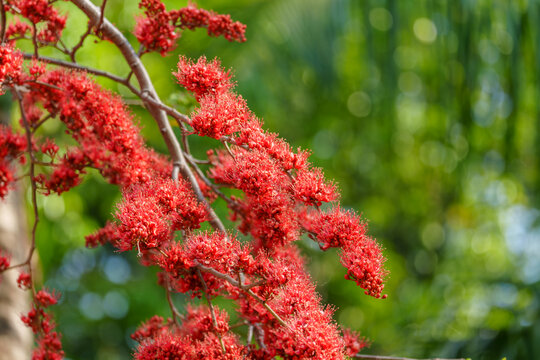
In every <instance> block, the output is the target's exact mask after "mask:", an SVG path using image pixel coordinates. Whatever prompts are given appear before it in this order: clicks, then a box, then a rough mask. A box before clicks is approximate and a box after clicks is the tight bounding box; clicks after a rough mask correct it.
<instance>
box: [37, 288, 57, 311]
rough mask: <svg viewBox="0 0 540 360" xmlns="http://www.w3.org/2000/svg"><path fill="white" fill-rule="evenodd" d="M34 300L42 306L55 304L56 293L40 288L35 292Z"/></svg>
mask: <svg viewBox="0 0 540 360" xmlns="http://www.w3.org/2000/svg"><path fill="white" fill-rule="evenodd" d="M36 302H37V303H38V304H39V305H41V306H43V307H48V306H51V305H56V303H57V302H58V295H56V294H54V293H51V292H49V291H47V290H44V289H41V290H39V291H38V292H37V294H36Z"/></svg>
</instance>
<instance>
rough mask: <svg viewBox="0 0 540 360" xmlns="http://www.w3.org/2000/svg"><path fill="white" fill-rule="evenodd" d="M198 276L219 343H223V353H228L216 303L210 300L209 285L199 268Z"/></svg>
mask: <svg viewBox="0 0 540 360" xmlns="http://www.w3.org/2000/svg"><path fill="white" fill-rule="evenodd" d="M197 276H198V277H199V280H201V284H202V287H203V291H204V297H205V298H206V303H207V304H208V307H209V308H210V315H211V316H212V324H213V326H214V331H215V332H216V335H217V337H218V339H219V344H220V345H221V351H223V354H225V353H226V350H225V344H224V343H223V337H222V336H221V333H220V332H219V331H218V324H217V319H216V313H215V312H214V305H212V301H211V300H210V295H208V286H207V285H206V281H204V277H203V276H202V274H201V270H200V269H197Z"/></svg>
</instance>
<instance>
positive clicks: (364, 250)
mask: <svg viewBox="0 0 540 360" xmlns="http://www.w3.org/2000/svg"><path fill="white" fill-rule="evenodd" d="M302 217H303V221H302V226H303V227H304V228H305V229H306V230H307V231H308V232H309V236H310V237H311V238H313V239H314V240H316V241H317V242H319V246H320V247H321V249H323V250H326V249H328V248H331V247H341V248H342V252H341V263H342V264H343V266H345V267H346V268H347V275H346V276H345V277H346V278H347V279H350V280H354V281H356V283H357V284H358V285H359V286H360V287H362V288H363V289H365V290H366V294H368V295H371V296H374V297H381V292H382V290H383V288H384V284H383V280H384V277H385V275H386V271H385V270H384V268H383V264H384V261H385V259H384V257H383V255H382V251H381V248H380V245H379V244H378V243H377V242H376V241H375V240H373V239H371V238H370V237H369V236H367V234H366V224H365V223H364V222H363V221H362V220H360V218H359V217H358V216H357V215H356V214H354V213H353V212H352V211H344V210H342V209H341V208H339V207H334V208H333V209H332V210H330V211H329V212H316V211H312V212H308V213H303V214H302ZM383 297H386V295H384V296H383Z"/></svg>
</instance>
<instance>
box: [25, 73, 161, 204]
mask: <svg viewBox="0 0 540 360" xmlns="http://www.w3.org/2000/svg"><path fill="white" fill-rule="evenodd" d="M36 76H37V80H38V81H39V82H40V84H36V85H35V86H34V87H33V88H32V90H31V91H30V92H28V93H27V94H26V95H25V98H24V105H25V110H26V114H27V117H28V119H29V121H30V123H31V124H35V123H37V122H38V120H39V118H40V113H41V111H40V110H39V109H38V108H37V107H36V104H37V103H38V102H41V103H42V105H43V107H44V108H45V110H47V111H48V112H49V114H51V115H58V116H59V118H60V120H61V121H62V122H63V123H64V124H65V125H66V126H67V128H68V132H69V134H71V136H72V137H73V138H74V139H75V140H76V141H77V142H78V143H79V147H75V148H71V149H69V150H68V151H67V152H66V153H65V154H64V155H63V156H62V157H61V158H60V159H58V161H57V162H55V163H52V164H51V165H52V166H53V171H52V172H51V173H50V174H49V175H46V174H39V175H38V177H37V180H38V181H39V183H40V184H41V185H42V186H43V187H44V188H45V189H46V191H47V193H50V192H56V193H59V194H60V193H62V192H64V191H67V190H69V189H70V188H72V187H74V186H76V185H78V184H79V183H80V181H81V179H80V177H81V174H84V173H85V168H86V167H92V168H97V169H99V171H100V172H101V174H102V175H103V176H104V177H105V178H106V179H107V180H109V181H110V182H111V183H113V184H118V185H121V186H122V187H127V186H130V185H132V184H136V183H141V182H147V181H149V180H150V179H151V178H154V177H156V176H157V177H164V176H167V175H168V174H169V173H170V169H171V167H170V164H169V163H168V162H167V161H166V160H165V159H164V158H163V157H162V156H160V155H158V154H156V153H155V152H154V151H152V150H150V149H148V148H146V146H145V145H144V141H143V139H142V137H141V136H140V134H139V130H138V128H137V127H136V126H134V125H133V119H132V116H131V114H130V113H129V112H128V110H127V108H126V107H125V105H124V104H123V103H122V101H121V100H120V99H119V98H118V97H116V96H113V95H112V94H111V93H109V92H107V91H105V90H103V89H102V88H101V87H100V86H99V85H97V84H96V83H95V82H94V81H92V80H90V79H89V78H88V77H86V76H85V75H84V74H81V73H75V72H65V71H58V70H55V71H48V72H45V73H43V74H41V73H40V72H38V73H37V74H36ZM41 84H43V85H41ZM46 84H47V85H46ZM41 150H42V152H43V153H44V154H46V155H48V156H54V155H55V154H56V152H57V150H58V147H57V145H56V144H55V143H54V142H53V141H52V140H50V139H47V140H45V142H44V143H43V145H42V146H41Z"/></svg>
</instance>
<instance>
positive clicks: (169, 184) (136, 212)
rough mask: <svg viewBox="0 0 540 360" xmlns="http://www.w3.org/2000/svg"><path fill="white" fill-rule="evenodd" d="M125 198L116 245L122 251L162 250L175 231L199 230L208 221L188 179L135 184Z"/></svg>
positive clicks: (118, 213)
mask: <svg viewBox="0 0 540 360" xmlns="http://www.w3.org/2000/svg"><path fill="white" fill-rule="evenodd" d="M123 195H124V200H123V202H122V203H121V204H120V205H119V206H118V211H117V213H116V217H117V219H118V221H119V225H118V231H117V233H116V236H118V239H117V240H116V241H115V242H114V245H115V246H116V247H118V248H119V249H120V250H121V251H126V250H131V249H132V248H133V246H135V245H136V246H137V249H138V250H139V251H144V250H147V249H153V248H157V247H160V246H161V245H162V244H164V243H166V242H168V241H169V240H171V239H172V233H173V232H174V231H178V230H191V229H197V228H199V227H200V223H201V222H203V221H205V220H206V210H205V208H204V206H203V205H202V204H200V203H199V202H198V201H197V200H196V199H195V197H194V195H193V192H192V191H191V189H190V188H189V187H188V185H187V183H186V182H185V181H184V180H179V181H178V182H177V183H175V182H174V181H173V180H172V179H157V180H153V181H149V182H147V183H145V184H139V185H134V186H132V187H131V188H129V189H127V190H126V191H124V194H123ZM109 231H110V230H109Z"/></svg>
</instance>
